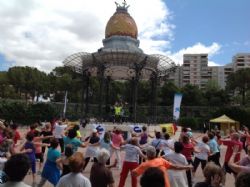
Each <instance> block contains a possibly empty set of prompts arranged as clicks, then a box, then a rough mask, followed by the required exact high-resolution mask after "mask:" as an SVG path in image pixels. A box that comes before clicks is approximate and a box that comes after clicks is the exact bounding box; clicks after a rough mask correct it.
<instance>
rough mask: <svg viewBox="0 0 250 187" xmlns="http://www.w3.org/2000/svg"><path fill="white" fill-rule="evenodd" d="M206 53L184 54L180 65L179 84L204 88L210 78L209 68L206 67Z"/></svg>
mask: <svg viewBox="0 0 250 187" xmlns="http://www.w3.org/2000/svg"><path fill="white" fill-rule="evenodd" d="M207 57H208V54H184V55H183V65H182V81H181V83H182V84H181V86H182V87H183V86H185V85H186V84H192V85H197V86H198V87H199V88H204V87H205V85H206V84H207V82H208V80H209V79H211V70H210V68H209V67H208V58H207Z"/></svg>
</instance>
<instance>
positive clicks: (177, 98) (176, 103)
mask: <svg viewBox="0 0 250 187" xmlns="http://www.w3.org/2000/svg"><path fill="white" fill-rule="evenodd" d="M181 99H182V94H181V93H176V94H175V95H174V108H173V119H174V120H178V119H179V117H180V108H181Z"/></svg>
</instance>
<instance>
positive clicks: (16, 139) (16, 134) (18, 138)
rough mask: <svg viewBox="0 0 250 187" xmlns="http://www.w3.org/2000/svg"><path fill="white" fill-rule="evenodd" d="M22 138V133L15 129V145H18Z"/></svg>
mask: <svg viewBox="0 0 250 187" xmlns="http://www.w3.org/2000/svg"><path fill="white" fill-rule="evenodd" d="M20 139H21V135H20V133H19V132H18V131H17V130H15V131H14V137H13V141H14V145H16V143H17V141H18V140H20Z"/></svg>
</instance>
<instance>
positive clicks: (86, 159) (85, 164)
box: [82, 157, 97, 170]
mask: <svg viewBox="0 0 250 187" xmlns="http://www.w3.org/2000/svg"><path fill="white" fill-rule="evenodd" d="M89 160H90V157H87V158H85V163H84V166H83V168H82V169H83V170H85V168H86V166H87V165H88V163H89ZM94 162H97V158H96V157H94Z"/></svg>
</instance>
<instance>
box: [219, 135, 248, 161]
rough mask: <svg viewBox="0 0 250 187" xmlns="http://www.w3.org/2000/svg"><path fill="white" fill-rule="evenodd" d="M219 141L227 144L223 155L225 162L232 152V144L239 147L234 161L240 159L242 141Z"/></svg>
mask: <svg viewBox="0 0 250 187" xmlns="http://www.w3.org/2000/svg"><path fill="white" fill-rule="evenodd" d="M221 142H222V143H223V144H224V145H226V146H227V151H226V155H225V162H228V161H229V160H230V158H231V156H232V154H233V148H234V146H238V147H239V151H238V152H239V153H238V154H237V155H236V156H235V159H234V162H238V161H239V160H240V152H241V150H242V147H243V145H242V142H240V141H235V140H221Z"/></svg>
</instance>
